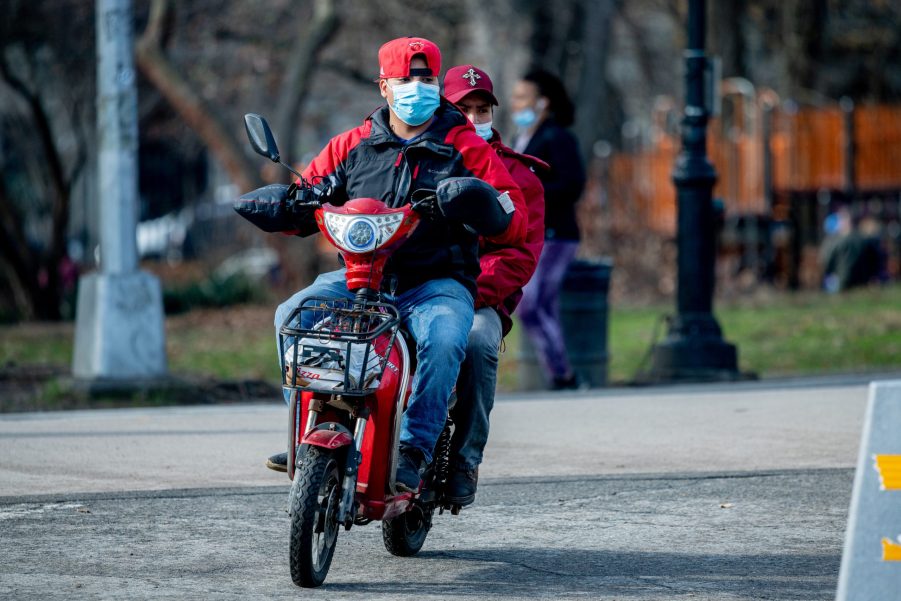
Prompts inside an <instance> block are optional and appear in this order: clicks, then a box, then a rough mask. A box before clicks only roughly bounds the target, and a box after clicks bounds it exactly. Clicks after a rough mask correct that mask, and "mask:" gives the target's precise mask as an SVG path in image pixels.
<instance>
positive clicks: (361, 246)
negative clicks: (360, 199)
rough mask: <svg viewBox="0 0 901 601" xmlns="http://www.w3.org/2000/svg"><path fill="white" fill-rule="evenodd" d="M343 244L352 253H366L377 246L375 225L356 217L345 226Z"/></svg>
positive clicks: (363, 218)
mask: <svg viewBox="0 0 901 601" xmlns="http://www.w3.org/2000/svg"><path fill="white" fill-rule="evenodd" d="M344 243H345V244H347V247H348V248H349V249H350V250H352V251H354V252H368V251H370V250H373V249H375V247H376V244H378V234H377V233H376V228H375V224H374V223H372V222H371V221H370V220H369V219H367V218H365V217H357V218H356V219H353V220H352V221H350V222H349V223H348V224H347V229H346V231H345V234H344Z"/></svg>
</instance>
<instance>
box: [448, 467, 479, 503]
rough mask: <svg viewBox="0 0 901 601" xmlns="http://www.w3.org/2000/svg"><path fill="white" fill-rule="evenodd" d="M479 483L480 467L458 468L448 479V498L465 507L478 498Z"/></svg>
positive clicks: (451, 501)
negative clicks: (477, 488)
mask: <svg viewBox="0 0 901 601" xmlns="http://www.w3.org/2000/svg"><path fill="white" fill-rule="evenodd" d="M478 484H479V468H478V467H476V468H474V469H471V470H470V469H466V468H457V469H455V470H454V471H453V472H451V475H450V477H449V478H448V479H447V500H448V501H449V502H450V503H451V504H453V505H459V506H461V507H465V506H466V505H471V504H472V502H473V501H475V499H476V487H477V486H478Z"/></svg>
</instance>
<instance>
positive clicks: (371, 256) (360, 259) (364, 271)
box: [316, 198, 419, 291]
mask: <svg viewBox="0 0 901 601" xmlns="http://www.w3.org/2000/svg"><path fill="white" fill-rule="evenodd" d="M325 213H337V214H339V215H375V216H378V215H388V214H394V213H401V214H403V216H404V220H403V222H402V223H401V225H400V227H399V228H397V231H396V232H395V233H394V234H393V235H392V236H391V237H390V238H389V239H388V240H384V241H382V242H381V243H380V244H379V245H378V247H376V249H375V250H373V251H371V252H366V253H353V252H350V251H348V250H345V249H344V248H343V246H344V245H343V241H339V240H335V239H334V238H333V237H332V235H331V234H330V233H329V230H328V228H327V227H326V225H325V219H324V214H325ZM316 225H318V226H319V230H320V231H321V232H322V234H323V235H324V236H325V237H326V238H327V239H328V241H329V242H331V243H332V245H333V246H334V247H335V248H337V249H338V251H339V252H340V253H341V256H342V257H343V259H344V265H345V267H346V268H347V273H346V275H345V277H346V278H347V289H348V290H351V291H354V290H359V289H360V288H371V289H373V290H378V289H379V288H380V287H381V285H382V277H383V276H384V268H385V263H386V262H387V261H388V257H390V256H391V253H392V252H394V249H395V248H397V247H398V246H400V245H401V244H402V243H403V242H404V241H406V240H407V238H409V237H410V234H411V233H412V232H413V230H414V229H416V226H417V225H419V217H418V215H417V214H416V213H415V212H414V211H413V209H411V208H410V205H404V206H403V207H400V208H397V209H392V208H389V207H388V205H386V204H385V203H383V202H382V201H380V200H376V199H375V198H355V199H354V200H349V201H347V202H346V203H344V204H343V205H341V206H340V207H336V206H333V205H330V204H328V203H326V204H324V205H322V208H321V209H316Z"/></svg>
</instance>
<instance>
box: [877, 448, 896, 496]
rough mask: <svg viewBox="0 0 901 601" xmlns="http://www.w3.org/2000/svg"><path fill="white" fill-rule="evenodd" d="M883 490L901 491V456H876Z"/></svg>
mask: <svg viewBox="0 0 901 601" xmlns="http://www.w3.org/2000/svg"><path fill="white" fill-rule="evenodd" d="M874 459H875V460H876V465H875V467H876V471H877V472H879V481H880V484H881V488H882V490H901V455H874Z"/></svg>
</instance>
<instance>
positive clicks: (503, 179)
mask: <svg viewBox="0 0 901 601" xmlns="http://www.w3.org/2000/svg"><path fill="white" fill-rule="evenodd" d="M388 111H389V109H388V107H387V106H384V107H382V108H380V109H378V110H376V111H375V112H374V113H373V114H371V115H370V116H369V117H368V118H367V119H366V120H365V121H364V122H363V124H362V125H360V126H359V127H356V128H354V129H352V130H350V131H347V132H344V133H343V134H340V135H338V136H335V137H334V138H332V139H331V140H330V141H329V143H328V145H327V146H326V147H325V148H324V149H323V150H322V152H320V153H319V155H318V156H317V157H316V158H315V159H313V161H311V162H310V164H309V165H308V166H307V168H306V169H305V170H304V172H303V176H304V177H305V178H307V179H309V180H312V181H314V182H316V181H317V180H320V179H327V180H329V182H330V183H331V186H332V193H331V196H330V199H329V202H330V203H332V204H335V205H340V204H343V203H344V202H346V201H347V200H349V199H352V198H364V197H365V198H376V199H379V200H381V201H384V202H385V203H386V204H388V206H391V207H398V206H402V205H404V204H407V203H408V202H410V198H411V195H412V194H413V192H415V191H416V190H418V189H427V190H434V189H435V188H436V187H437V185H438V182H440V181H441V180H443V179H445V178H448V177H477V178H479V179H481V180H483V181H485V182H487V183H489V184H491V185H492V186H494V188H495V189H497V191H498V192H500V193H501V194H503V193H504V192H509V194H510V198H511V200H512V201H513V205H514V207H515V211H514V213H513V218H512V221H511V222H510V225H509V226H508V228H507V229H506V230H505V231H504V233H503V234H501V235H500V236H496V237H494V238H492V241H494V242H497V243H498V244H511V245H519V244H522V242H523V241H524V240H525V235H526V228H527V219H528V212H527V210H526V207H525V200H524V199H523V196H522V193H521V192H520V190H519V188H518V187H517V185H516V183H515V182H514V181H513V179H512V178H511V177H510V174H509V173H508V172H507V170H506V169H505V168H504V165H503V164H502V162H501V160H500V158H499V157H498V156H497V154H496V153H495V151H494V150H493V149H492V148H491V146H489V145H488V144H487V143H486V142H485V141H484V140H482V139H481V138H480V137H479V136H478V135H477V134H476V133H475V130H474V129H473V127H472V125H471V124H470V123H469V121H468V120H467V119H466V117H465V116H464V115H463V114H462V113H461V112H460V111H459V110H457V108H456V107H455V106H454V105H452V104H450V103H449V102H447V101H446V100H443V99H442V102H441V106H439V107H438V110H437V111H436V113H435V118H434V120H433V121H432V124H431V125H430V126H429V128H428V129H427V130H426V131H425V132H424V133H422V134H421V135H420V136H418V137H417V138H414V139H413V140H409V141H405V140H401V139H400V138H398V137H397V136H395V135H394V134H393V133H392V131H391V129H390V127H389V125H388V117H389V114H388ZM405 142H406V143H405ZM301 230H302V231H304V232H306V231H311V230H309V229H308V228H301ZM385 273H386V275H389V276H391V275H393V276H394V278H396V279H395V284H396V291H397V292H403V291H405V290H409V289H410V288H413V287H415V286H418V285H419V284H422V283H424V282H426V281H428V280H432V279H437V278H443V277H452V278H454V279H456V280H458V281H460V282H461V283H463V284H464V285H465V286H466V287H467V289H469V291H470V293H471V294H472V295H473V298H475V296H476V277H477V276H478V274H479V256H478V237H477V236H476V235H475V234H472V233H470V232H468V231H467V230H466V229H465V228H464V227H463V226H462V225H459V224H454V223H448V222H444V221H427V220H423V221H422V222H421V223H420V225H419V227H417V229H416V231H415V232H414V233H413V236H412V237H411V238H410V239H409V240H408V241H407V242H406V243H404V245H403V246H401V247H400V248H399V249H397V251H395V253H394V254H393V255H392V256H391V258H390V259H389V261H388V263H387V265H386V266H385ZM391 279H393V278H391V277H389V278H386V281H390V280H391Z"/></svg>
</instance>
